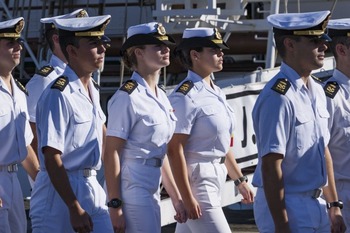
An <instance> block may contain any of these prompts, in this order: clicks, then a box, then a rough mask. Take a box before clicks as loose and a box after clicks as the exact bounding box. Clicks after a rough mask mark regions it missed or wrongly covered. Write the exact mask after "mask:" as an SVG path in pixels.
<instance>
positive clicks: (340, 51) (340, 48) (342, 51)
mask: <svg viewBox="0 0 350 233" xmlns="http://www.w3.org/2000/svg"><path fill="white" fill-rule="evenodd" d="M345 47H346V45H343V44H337V45H336V46H335V51H336V53H337V55H338V56H346V49H345Z"/></svg>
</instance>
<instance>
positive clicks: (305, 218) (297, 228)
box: [254, 188, 331, 233]
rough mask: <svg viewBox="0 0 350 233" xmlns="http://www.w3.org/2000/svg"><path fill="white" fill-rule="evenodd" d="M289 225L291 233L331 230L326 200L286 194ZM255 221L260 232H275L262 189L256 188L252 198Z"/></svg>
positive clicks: (318, 232) (325, 231)
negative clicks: (253, 198)
mask: <svg viewBox="0 0 350 233" xmlns="http://www.w3.org/2000/svg"><path fill="white" fill-rule="evenodd" d="M285 203H286V208H287V214H288V220H289V227H290V230H291V232H292V233H311V232H312V233H316V232H317V233H329V232H330V231H331V228H330V224H329V218H328V213H327V208H326V202H325V200H324V199H322V198H321V197H319V198H317V199H314V198H312V197H311V195H304V194H286V195H285ZM254 217H255V223H256V225H257V227H258V229H259V232H260V233H271V232H275V224H274V222H273V219H272V216H271V213H270V211H269V208H268V206H267V202H266V199H265V193H264V190H263V189H261V188H258V189H257V192H256V196H255V200H254Z"/></svg>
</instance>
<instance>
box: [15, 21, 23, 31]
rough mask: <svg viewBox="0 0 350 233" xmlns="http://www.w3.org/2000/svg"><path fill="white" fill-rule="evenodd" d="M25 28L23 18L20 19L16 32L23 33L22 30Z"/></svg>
mask: <svg viewBox="0 0 350 233" xmlns="http://www.w3.org/2000/svg"><path fill="white" fill-rule="evenodd" d="M23 28H24V21H23V20H20V21H19V22H18V23H17V25H16V27H15V31H16V33H17V34H19V33H21V31H22V30H23Z"/></svg>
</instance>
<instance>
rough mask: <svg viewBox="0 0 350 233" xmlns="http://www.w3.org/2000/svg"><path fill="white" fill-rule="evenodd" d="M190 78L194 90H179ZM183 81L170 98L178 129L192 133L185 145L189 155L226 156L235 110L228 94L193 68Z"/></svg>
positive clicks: (182, 132)
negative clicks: (228, 98) (184, 91)
mask: <svg viewBox="0 0 350 233" xmlns="http://www.w3.org/2000/svg"><path fill="white" fill-rule="evenodd" d="M186 81H192V82H193V87H192V88H191V90H190V91H189V92H188V93H187V94H183V93H181V92H177V89H178V88H179V87H180V86H181V85H182V83H184V82H186ZM182 83H180V84H179V86H178V87H176V88H175V89H174V91H173V93H171V95H170V96H169V99H170V102H171V105H172V106H173V108H174V110H175V115H176V117H177V119H178V121H177V124H176V129H175V133H178V134H187V135H189V138H188V141H187V143H186V146H185V148H184V152H185V155H186V158H188V157H192V158H194V157H202V156H203V157H208V158H209V157H211V158H215V157H223V156H226V154H227V152H228V150H229V148H230V142H231V136H232V133H233V129H234V112H233V109H232V108H231V107H230V106H229V105H228V103H227V101H226V95H225V94H224V93H223V92H222V90H221V89H220V88H219V87H217V86H215V85H214V84H213V87H214V89H213V88H212V87H210V85H209V84H207V83H206V82H205V81H204V80H203V79H202V78H201V77H200V76H198V75H197V74H196V73H194V72H192V71H188V74H187V77H186V79H185V80H184V81H183V82H182Z"/></svg>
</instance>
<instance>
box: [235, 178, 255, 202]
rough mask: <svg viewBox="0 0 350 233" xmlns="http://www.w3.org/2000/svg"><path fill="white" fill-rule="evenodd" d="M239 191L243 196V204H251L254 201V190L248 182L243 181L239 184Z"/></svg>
mask: <svg viewBox="0 0 350 233" xmlns="http://www.w3.org/2000/svg"><path fill="white" fill-rule="evenodd" d="M238 190H239V193H240V194H241V195H242V196H243V199H242V203H243V204H251V203H253V202H254V194H253V191H252V190H251V189H250V188H249V186H248V184H247V183H246V182H242V183H240V184H239V185H238Z"/></svg>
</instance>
